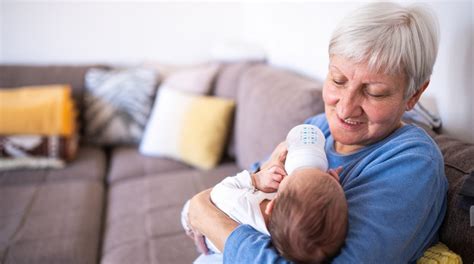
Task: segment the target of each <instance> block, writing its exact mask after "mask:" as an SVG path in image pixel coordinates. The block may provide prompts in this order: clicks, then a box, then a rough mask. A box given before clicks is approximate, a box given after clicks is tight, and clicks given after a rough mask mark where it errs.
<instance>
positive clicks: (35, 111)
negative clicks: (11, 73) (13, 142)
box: [0, 85, 76, 136]
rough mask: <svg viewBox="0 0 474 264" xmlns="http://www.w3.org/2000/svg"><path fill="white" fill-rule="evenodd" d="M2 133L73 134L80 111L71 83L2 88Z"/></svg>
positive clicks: (0, 117) (0, 111) (0, 96)
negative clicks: (77, 113) (77, 109)
mask: <svg viewBox="0 0 474 264" xmlns="http://www.w3.org/2000/svg"><path fill="white" fill-rule="evenodd" d="M0 102H2V103H1V104H0V120H1V122H0V134H1V135H14V134H35V135H61V136H71V135H72V134H73V133H74V131H75V130H76V125H75V118H76V112H75V107H74V102H73V101H72V98H71V87H70V86H69V85H48V86H29V87H21V88H14V89H0Z"/></svg>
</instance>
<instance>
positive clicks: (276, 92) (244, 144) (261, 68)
mask: <svg viewBox="0 0 474 264" xmlns="http://www.w3.org/2000/svg"><path fill="white" fill-rule="evenodd" d="M321 88H322V84H321V83H320V82H318V81H315V80H311V79H308V78H305V77H303V76H300V75H297V74H295V73H292V72H289V71H286V70H283V69H278V68H276V67H272V66H268V65H256V66H254V67H252V68H250V69H248V70H247V71H245V73H244V74H243V76H242V78H241V80H240V84H239V89H238V95H237V112H236V121H235V133H236V137H235V139H236V141H235V143H236V158H237V163H238V164H239V166H241V167H242V168H248V167H249V166H250V165H251V164H252V163H253V162H255V161H257V160H261V159H264V158H265V157H266V156H267V155H269V154H270V153H271V152H272V150H273V149H274V148H275V147H276V146H277V144H278V143H280V142H281V141H283V140H285V137H286V134H287V133H288V132H289V130H290V129H291V128H292V127H293V126H295V125H297V124H301V123H303V122H304V121H305V120H306V119H307V118H309V117H311V116H313V115H315V114H318V113H321V112H322V111H323V110H324V104H323V100H322V96H321Z"/></svg>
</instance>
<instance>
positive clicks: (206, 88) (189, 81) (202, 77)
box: [162, 63, 220, 95]
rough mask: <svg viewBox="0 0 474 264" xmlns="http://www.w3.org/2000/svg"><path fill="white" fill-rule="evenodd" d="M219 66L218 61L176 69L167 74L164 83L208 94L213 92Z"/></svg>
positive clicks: (192, 91)
mask: <svg viewBox="0 0 474 264" xmlns="http://www.w3.org/2000/svg"><path fill="white" fill-rule="evenodd" d="M219 68H220V65H219V64H218V63H208V64H203V65H200V66H195V67H190V68H186V69H181V70H176V71H175V72H173V73H172V74H169V75H168V76H167V78H166V79H165V80H164V82H163V84H162V85H163V86H165V87H168V88H171V89H177V90H179V91H183V92H188V93H193V94H198V95H208V94H209V93H210V92H211V89H212V87H213V84H214V80H215V78H216V76H217V73H218V72H219Z"/></svg>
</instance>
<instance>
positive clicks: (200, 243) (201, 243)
mask: <svg viewBox="0 0 474 264" xmlns="http://www.w3.org/2000/svg"><path fill="white" fill-rule="evenodd" d="M188 227H189V229H188V230H186V235H187V236H188V237H189V238H191V239H192V240H193V241H194V245H195V246H196V249H197V251H198V252H199V253H201V254H204V255H207V254H208V253H209V248H208V247H207V245H206V241H205V237H204V236H203V235H202V234H201V233H199V231H197V230H193V228H192V227H191V225H190V224H189V223H188Z"/></svg>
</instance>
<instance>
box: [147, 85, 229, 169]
mask: <svg viewBox="0 0 474 264" xmlns="http://www.w3.org/2000/svg"><path fill="white" fill-rule="evenodd" d="M234 106H235V103H234V101H232V100H228V99H223V98H217V97H212V96H198V95H192V94H189V93H185V92H181V91H177V90H175V89H170V88H168V87H161V88H160V90H159V93H158V96H157V98H156V100H155V105H154V108H153V111H152V114H151V117H150V119H149V121H148V124H147V127H146V130H145V133H144V136H143V140H142V142H141V144H140V152H141V153H142V154H144V155H150V156H161V157H169V158H173V159H177V160H180V161H183V162H185V163H188V164H190V165H192V166H195V167H198V168H201V169H211V168H213V167H215V166H216V165H217V164H218V163H219V161H220V158H221V155H222V151H223V149H224V147H225V143H226V138H227V135H228V132H229V127H230V124H231V120H232V114H233V110H234Z"/></svg>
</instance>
